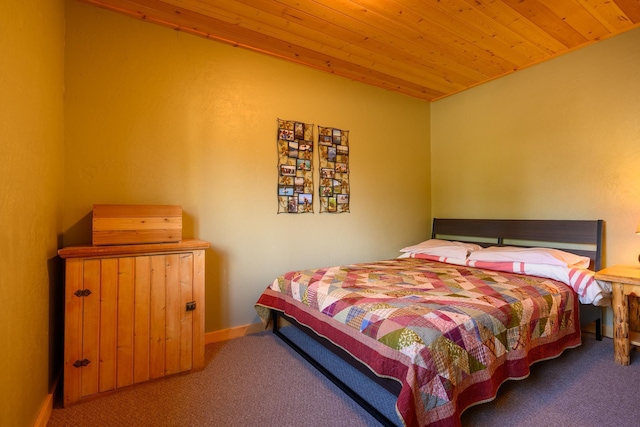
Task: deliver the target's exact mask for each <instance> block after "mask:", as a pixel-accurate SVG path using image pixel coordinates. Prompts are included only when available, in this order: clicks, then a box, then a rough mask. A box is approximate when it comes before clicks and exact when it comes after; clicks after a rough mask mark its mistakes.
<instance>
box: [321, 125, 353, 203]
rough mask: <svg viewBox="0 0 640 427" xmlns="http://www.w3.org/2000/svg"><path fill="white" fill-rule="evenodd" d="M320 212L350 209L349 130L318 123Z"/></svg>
mask: <svg viewBox="0 0 640 427" xmlns="http://www.w3.org/2000/svg"><path fill="white" fill-rule="evenodd" d="M318 156H319V158H320V186H319V197H320V213H323V212H331V213H341V212H349V197H350V195H349V131H348V130H341V129H336V128H327V127H322V126H318Z"/></svg>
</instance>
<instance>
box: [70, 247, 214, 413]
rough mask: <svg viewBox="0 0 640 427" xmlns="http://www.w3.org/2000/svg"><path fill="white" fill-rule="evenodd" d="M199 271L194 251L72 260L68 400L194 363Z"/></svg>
mask: <svg viewBox="0 0 640 427" xmlns="http://www.w3.org/2000/svg"><path fill="white" fill-rule="evenodd" d="M199 264H200V262H196V265H199ZM193 279H194V254H193V253H192V252H185V253H171V254H160V255H149V256H135V257H121V258H104V259H85V260H82V259H80V260H78V259H69V260H67V279H66V282H67V283H66V290H65V298H66V302H65V306H66V308H65V312H66V315H65V316H66V317H65V321H66V325H65V392H64V396H65V397H64V402H65V404H66V403H72V402H74V401H77V400H79V399H81V398H84V397H88V396H91V395H94V394H97V393H102V392H107V391H111V390H114V389H116V388H120V387H125V386H128V385H131V384H134V383H139V382H143V381H147V380H149V379H154V378H160V377H163V376H165V375H169V374H174V373H178V372H182V371H187V370H190V369H192V367H193V360H194V353H193V339H194V338H193V334H194V319H195V318H196V316H194V314H193V313H194V312H193V311H190V310H189V311H188V310H187V303H190V302H191V301H193V300H194V290H193V283H194V282H193ZM78 291H81V292H80V295H79V296H78V295H76V293H77V292H78ZM196 297H197V296H196ZM202 309H203V307H202ZM198 316H201V313H198ZM198 319H199V317H198ZM196 329H197V327H196ZM198 341H199V340H198ZM74 364H75V366H74Z"/></svg>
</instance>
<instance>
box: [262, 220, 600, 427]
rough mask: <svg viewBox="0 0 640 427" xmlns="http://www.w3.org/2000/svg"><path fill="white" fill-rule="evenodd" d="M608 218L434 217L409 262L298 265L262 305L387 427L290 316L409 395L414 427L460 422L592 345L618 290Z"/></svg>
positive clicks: (407, 421) (405, 252) (400, 403)
mask: <svg viewBox="0 0 640 427" xmlns="http://www.w3.org/2000/svg"><path fill="white" fill-rule="evenodd" d="M602 234H603V221H601V220H594V221H569V220H486V219H470V220H469V219H445V218H436V219H434V220H433V226H432V234H431V239H428V240H427V241H424V242H419V243H417V244H415V245H412V246H409V247H406V248H401V251H400V255H399V257H398V258H393V259H388V260H381V261H376V262H371V263H361V264H352V265H345V266H331V267H324V268H318V269H307V270H300V271H291V272H287V273H285V274H283V275H281V276H279V277H277V278H276V279H275V280H274V281H273V282H272V283H271V285H269V286H268V287H267V289H265V291H264V292H263V293H262V295H261V296H260V298H259V299H258V301H257V303H256V310H257V311H258V314H259V315H260V317H261V318H262V320H263V321H264V322H265V324H267V325H272V326H273V331H274V333H276V334H277V335H278V336H279V337H280V338H281V339H282V340H283V341H285V342H286V343H287V344H288V345H290V346H291V347H292V348H294V349H295V350H296V351H297V352H298V353H300V354H301V355H303V357H305V359H307V360H308V361H309V362H310V363H311V364H313V365H314V366H315V367H316V368H317V369H319V370H320V371H321V372H322V373H323V374H324V375H325V376H327V377H328V378H329V379H331V380H332V381H333V382H334V383H335V384H337V385H338V386H339V387H340V388H341V389H343V390H344V391H345V393H347V395H349V396H350V397H351V398H353V399H354V400H355V401H356V402H357V403H358V404H360V405H361V406H362V407H363V408H365V409H366V410H367V411H368V412H369V413H371V414H372V415H373V416H374V417H375V418H376V419H377V420H378V421H380V422H381V423H382V424H383V425H395V424H396V423H394V422H393V421H391V420H390V419H389V417H387V416H385V415H384V414H383V413H381V412H380V411H378V410H377V408H375V407H373V406H372V405H371V404H369V403H368V401H367V399H366V398H365V396H361V395H359V394H358V393H356V392H354V391H353V390H352V389H351V388H350V387H349V386H347V385H346V384H345V383H343V382H342V381H341V380H340V379H339V378H337V377H336V376H335V375H333V373H332V372H330V371H329V370H327V369H326V368H325V367H324V366H323V365H322V364H321V363H319V362H318V361H316V360H315V359H313V357H311V356H310V355H308V354H306V352H305V350H304V349H303V348H301V347H300V346H298V345H297V344H296V343H294V342H292V341H291V340H290V339H288V338H287V337H286V336H285V335H284V334H282V333H281V332H280V328H279V324H280V323H281V322H280V318H281V317H282V318H284V319H285V320H287V321H288V322H290V323H292V324H293V325H295V326H297V327H299V328H300V329H301V330H303V331H304V332H306V333H307V334H309V335H310V336H313V337H314V338H316V339H317V340H318V341H320V342H322V343H323V344H325V345H326V346H327V347H328V348H331V349H333V351H335V352H336V353H337V354H340V355H341V356H342V357H344V358H345V360H347V361H349V363H352V364H353V365H354V366H356V367H357V368H358V369H359V370H360V371H361V372H364V373H366V374H367V375H368V376H369V377H370V378H371V379H372V380H374V381H375V382H376V383H378V384H379V385H380V386H382V387H384V388H385V389H387V390H389V391H391V392H392V393H393V394H394V395H396V396H397V401H396V412H397V414H398V417H399V419H400V420H401V422H402V424H404V425H407V426H457V425H460V415H461V414H462V412H463V411H464V410H465V409H467V408H468V407H470V406H472V405H475V404H479V403H482V402H487V401H490V400H492V399H493V398H495V395H496V393H497V390H498V388H499V387H500V385H501V384H502V383H503V382H504V381H506V380H509V379H523V378H526V377H527V376H528V375H529V367H530V365H531V364H533V363H535V362H537V361H540V360H545V359H552V358H555V357H557V356H559V355H560V354H561V353H562V352H564V350H566V349H568V348H573V347H576V346H579V345H580V344H581V339H582V338H581V328H582V327H584V326H586V325H588V324H589V323H594V324H595V329H596V339H601V333H600V328H601V320H600V314H601V307H602V306H605V305H608V304H609V297H610V289H607V287H606V284H602V283H599V282H597V281H596V280H595V279H594V278H593V270H597V269H599V268H600V266H601V262H602Z"/></svg>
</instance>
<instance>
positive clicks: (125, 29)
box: [64, 2, 430, 331]
mask: <svg viewBox="0 0 640 427" xmlns="http://www.w3.org/2000/svg"><path fill="white" fill-rule="evenodd" d="M66 55H67V56H66V109H65V114H66V138H67V140H66V144H67V145H66V158H65V160H66V169H65V170H66V180H65V188H66V200H65V208H66V212H67V214H66V216H65V235H64V240H65V245H68V244H76V243H82V242H83V241H85V242H89V241H90V240H89V238H90V224H89V222H88V217H87V214H88V213H89V212H90V211H91V206H92V204H94V203H167V204H180V205H182V207H183V210H184V213H185V233H184V234H185V237H197V238H200V239H204V240H208V241H211V242H212V245H213V248H212V249H211V250H210V251H208V252H207V274H206V286H207V288H206V295H207V296H206V302H207V316H206V330H207V331H214V330H220V329H224V328H229V327H233V326H239V325H244V324H248V323H253V322H256V321H258V319H257V316H256V314H255V310H254V308H253V304H254V303H255V301H256V300H257V298H258V296H259V295H260V293H261V292H262V291H263V290H264V288H265V287H266V286H267V285H268V284H269V283H270V282H271V281H272V280H273V278H274V277H275V276H276V275H277V274H279V273H282V272H284V271H286V270H289V269H292V268H296V267H312V266H322V265H327V264H333V263H337V262H355V261H365V260H372V259H376V258H380V257H393V256H396V255H397V254H398V252H397V249H399V248H401V247H402V246H404V245H406V244H409V243H413V242H415V241H416V240H417V239H422V238H424V237H426V236H427V234H428V232H429V221H430V219H429V218H430V207H429V198H430V194H429V187H430V186H429V175H430V171H429V135H430V128H429V104H427V103H425V102H422V101H418V100H414V99H411V98H408V97H405V96H401V95H397V94H393V93H390V92H387V91H383V90H380V89H376V88H371V87H368V86H365V85H362V84H360V83H356V82H351V81H349V80H346V79H343V78H337V77H334V76H331V75H330V74H326V73H321V72H317V71H314V70H309V69H307V68H302V67H300V66H297V65H294V64H290V63H287V62H284V61H280V60H277V59H273V58H270V57H266V56H263V55H260V54H256V53H252V52H248V51H246V50H242V49H238V48H234V47H231V46H228V45H225V44H221V43H218V42H213V41H209V40H205V39H203V38H198V37H196V36H192V35H187V34H183V33H180V32H176V31H173V30H171V29H167V28H164V27H160V26H155V25H152V24H148V23H145V22H141V21H136V20H133V19H131V18H128V17H124V16H120V15H117V14H115V13H112V12H108V11H105V10H102V9H98V8H95V7H91V6H88V5H85V4H79V3H76V2H71V3H69V4H68V13H67V51H66ZM277 118H282V119H286V120H299V121H303V122H305V123H314V124H316V125H321V126H329V127H338V128H342V129H347V130H349V131H350V136H351V146H350V149H351V157H350V167H351V174H350V178H351V193H352V198H351V213H349V214H340V215H332V214H327V213H325V214H320V213H319V208H318V206H317V204H316V213H314V214H311V215H309V214H305V215H297V216H296V215H287V214H279V215H278V214H277V201H276V194H277V193H276V184H277V155H276V130H277V122H276V119H277ZM315 168H316V170H315V175H316V185H317V182H318V180H317V176H318V170H317V164H316V166H315Z"/></svg>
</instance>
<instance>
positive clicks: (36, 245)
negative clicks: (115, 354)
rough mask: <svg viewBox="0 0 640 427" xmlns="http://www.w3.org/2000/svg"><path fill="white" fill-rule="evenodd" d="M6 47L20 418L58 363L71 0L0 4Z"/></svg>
mask: <svg viewBox="0 0 640 427" xmlns="http://www.w3.org/2000/svg"><path fill="white" fill-rule="evenodd" d="M36 3H37V4H36ZM0 52H1V53H0V57H1V58H2V59H1V61H2V66H0V98H1V99H2V102H1V103H0V147H1V148H2V154H1V155H0V171H2V172H1V173H2V178H0V223H1V224H2V228H0V254H2V256H0V271H2V274H1V275H0V348H1V349H2V350H0V378H2V380H1V381H0V425H2V426H19V427H23V426H31V425H33V423H34V421H35V420H36V417H37V415H38V411H39V410H40V408H41V407H42V406H43V403H44V401H45V398H46V397H47V393H48V392H49V389H50V386H51V384H52V379H53V377H54V376H55V375H56V374H57V373H58V372H60V370H59V369H58V368H59V365H58V366H52V364H53V363H54V361H56V356H55V355H54V353H55V352H56V350H55V348H56V345H58V347H57V348H58V349H59V348H60V347H59V343H60V336H59V335H58V336H56V335H55V333H56V332H59V329H58V330H56V329H55V328H56V327H59V326H60V324H59V322H58V321H57V320H58V318H59V313H60V310H59V309H60V303H61V300H60V299H59V298H58V296H59V295H60V282H59V281H58V282H56V279H58V277H57V275H58V272H59V270H58V269H56V266H57V265H56V251H57V249H58V237H59V235H61V227H62V179H63V171H62V168H63V154H64V146H63V142H64V117H63V113H64V111H63V93H64V86H63V85H64V80H63V76H64V75H63V72H64V1H63V0H56V1H53V0H49V1H45V2H2V3H0ZM56 343H57V344H56ZM58 359H59V358H58ZM57 362H58V364H59V362H60V360H57Z"/></svg>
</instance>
